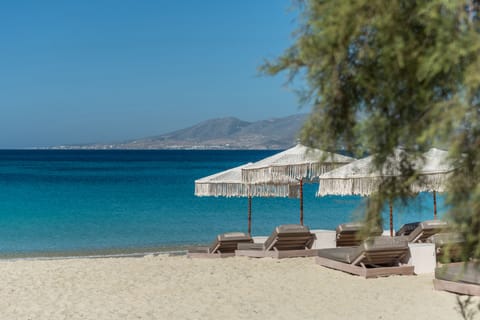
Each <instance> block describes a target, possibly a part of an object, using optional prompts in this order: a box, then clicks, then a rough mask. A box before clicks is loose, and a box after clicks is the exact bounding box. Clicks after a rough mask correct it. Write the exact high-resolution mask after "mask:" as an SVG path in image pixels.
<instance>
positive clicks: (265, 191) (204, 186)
mask: <svg viewBox="0 0 480 320" xmlns="http://www.w3.org/2000/svg"><path fill="white" fill-rule="evenodd" d="M249 165H251V163H247V164H244V165H241V166H239V167H235V168H232V169H228V170H225V171H222V172H219V173H215V174H213V175H210V176H207V177H203V178H201V179H198V180H195V195H196V196H199V197H206V196H213V197H247V198H248V233H249V234H251V231H252V197H291V198H296V197H298V194H299V187H298V184H297V185H295V184H293V183H292V184H288V183H285V184H282V185H271V184H270V185H269V184H256V185H248V184H246V183H244V182H243V181H242V169H243V168H247V167H248V166H249Z"/></svg>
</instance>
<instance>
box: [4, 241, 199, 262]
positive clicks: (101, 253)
mask: <svg viewBox="0 0 480 320" xmlns="http://www.w3.org/2000/svg"><path fill="white" fill-rule="evenodd" d="M197 246H203V244H198V245H197V244H195V245H188V246H159V247H147V248H145V247H139V248H131V247H130V248H110V249H91V250H68V251H35V252H12V253H3V252H2V253H0V261H17V260H63V259H82V258H88V259H101V258H129V257H130V258H143V257H146V256H159V255H167V256H179V255H180V256H181V255H186V254H187V251H188V248H191V247H197Z"/></svg>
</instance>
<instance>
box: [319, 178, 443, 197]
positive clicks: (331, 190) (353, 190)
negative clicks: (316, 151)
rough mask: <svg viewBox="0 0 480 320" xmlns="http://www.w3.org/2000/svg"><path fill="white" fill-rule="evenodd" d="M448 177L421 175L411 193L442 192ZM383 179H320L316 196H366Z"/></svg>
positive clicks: (376, 187) (376, 188)
mask: <svg viewBox="0 0 480 320" xmlns="http://www.w3.org/2000/svg"><path fill="white" fill-rule="evenodd" d="M448 177H449V175H448V174H444V173H436V174H428V175H423V176H422V177H421V179H420V181H418V182H416V183H414V184H412V185H411V186H410V187H411V190H412V192H415V193H417V192H432V191H437V192H444V191H445V185H446V182H447V180H448ZM384 178H385V177H362V178H336V179H321V181H320V185H319V188H318V192H317V196H319V197H323V196H326V195H339V196H346V195H359V196H363V197H364V196H368V195H370V194H372V193H375V192H377V191H378V188H379V187H380V185H381V183H382V182H383V180H384Z"/></svg>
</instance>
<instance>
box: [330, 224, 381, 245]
mask: <svg viewBox="0 0 480 320" xmlns="http://www.w3.org/2000/svg"><path fill="white" fill-rule="evenodd" d="M364 226H365V224H364V223H363V222H348V223H342V224H340V225H338V226H337V228H336V230H335V231H336V234H337V235H336V239H337V247H352V246H358V245H360V243H361V242H362V241H363V239H361V238H359V233H360V231H361V230H362V228H363V227H364ZM382 232H383V230H381V229H380V228H378V229H376V230H373V231H372V232H371V233H370V235H369V236H379V235H381V234H382Z"/></svg>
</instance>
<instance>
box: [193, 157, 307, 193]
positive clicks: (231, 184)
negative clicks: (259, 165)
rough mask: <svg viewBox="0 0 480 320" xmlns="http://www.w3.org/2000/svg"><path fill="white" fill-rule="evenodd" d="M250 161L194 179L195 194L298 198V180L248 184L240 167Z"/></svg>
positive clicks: (246, 166) (242, 167) (245, 166)
mask: <svg viewBox="0 0 480 320" xmlns="http://www.w3.org/2000/svg"><path fill="white" fill-rule="evenodd" d="M250 165H252V164H251V163H248V164H245V165H242V166H239V167H235V168H232V169H229V170H225V171H222V172H219V173H216V174H213V175H210V176H207V177H204V178H201V179H198V180H196V181H195V195H196V196H199V197H208V196H213V197H249V196H251V197H289V198H298V195H299V186H298V182H295V183H294V182H291V183H286V184H282V185H278V184H266V183H264V184H256V185H248V184H246V183H244V182H243V181H242V169H244V168H248V167H249V166H250Z"/></svg>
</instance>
